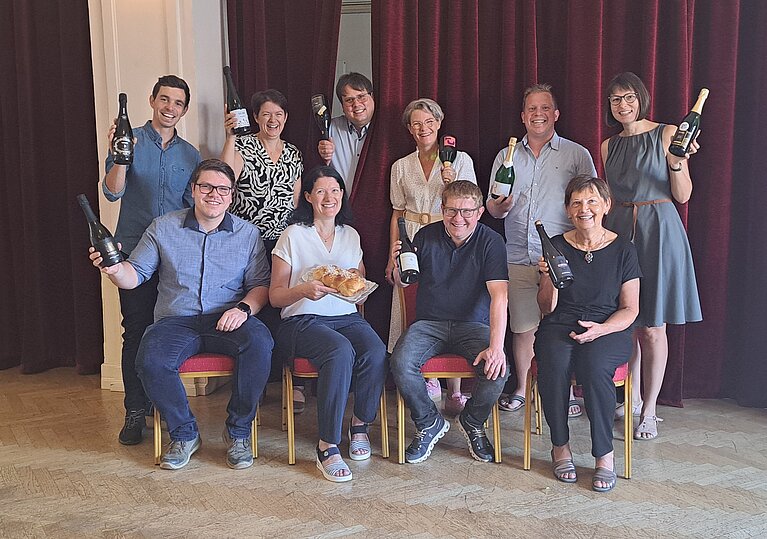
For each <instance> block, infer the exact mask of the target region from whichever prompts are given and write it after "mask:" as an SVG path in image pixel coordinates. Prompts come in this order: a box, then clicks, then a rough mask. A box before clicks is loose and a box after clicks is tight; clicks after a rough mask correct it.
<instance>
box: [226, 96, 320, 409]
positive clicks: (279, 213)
mask: <svg viewBox="0 0 767 539" xmlns="http://www.w3.org/2000/svg"><path fill="white" fill-rule="evenodd" d="M251 110H252V111H253V117H254V118H255V120H256V124H257V125H258V130H257V131H258V132H257V133H255V134H252V135H244V136H235V134H234V127H235V125H236V117H235V115H234V113H229V114H227V115H226V117H225V120H224V128H225V130H226V142H225V143H224V149H223V150H221V160H222V161H225V162H226V163H228V164H229V166H231V167H232V169H234V174H235V176H236V177H237V184H236V189H235V191H234V197H233V200H232V206H231V207H230V209H229V211H231V212H232V213H233V214H235V215H236V216H237V217H240V218H242V219H245V220H246V221H250V222H251V223H253V224H254V225H256V226H257V227H258V229H259V230H260V231H261V237H262V238H263V240H264V247H265V248H266V252H267V255H268V257H269V263H270V264H271V260H272V257H271V253H272V249H274V246H275V244H276V243H277V239H278V238H279V237H280V234H281V233H282V231H283V230H285V227H286V226H287V219H288V216H289V215H290V213H291V212H292V211H293V209H294V208H295V207H296V206H297V204H298V196H299V193H300V192H301V174H302V173H303V171H304V164H303V161H302V160H301V152H300V151H298V148H296V147H295V146H293V145H292V144H290V143H289V142H285V141H284V140H282V139H281V138H280V137H281V135H282V130H283V129H284V128H285V123H286V122H287V120H288V100H287V99H286V98H285V96H284V95H283V94H282V93H281V92H279V91H277V90H264V91H262V92H256V93H255V94H253V97H252V98H251ZM254 131H256V129H254ZM258 318H259V319H260V320H261V321H262V322H263V323H264V324H266V326H267V327H268V328H269V331H271V332H272V335H274V334H275V332H276V331H277V327H278V326H279V323H280V311H279V309H275V308H273V307H271V306H266V307H265V308H263V309H261V311H260V312H259V314H258ZM281 368H282V360H281V358H279V357H277V356H275V357H273V359H272V373H271V376H270V378H271V379H275V378H277V377H278V376H279V372H280V371H281ZM293 395H294V398H293V400H294V404H295V405H294V410H295V412H296V413H301V412H303V410H304V406H305V402H306V397H305V395H304V390H303V386H301V385H300V382H299V383H297V384H296V385H295V386H294V391H293Z"/></svg>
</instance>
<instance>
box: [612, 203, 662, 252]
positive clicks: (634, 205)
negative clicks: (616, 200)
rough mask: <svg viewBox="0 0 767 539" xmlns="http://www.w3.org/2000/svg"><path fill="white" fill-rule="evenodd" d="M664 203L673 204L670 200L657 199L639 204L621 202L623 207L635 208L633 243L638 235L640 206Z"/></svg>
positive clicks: (632, 231)
mask: <svg viewBox="0 0 767 539" xmlns="http://www.w3.org/2000/svg"><path fill="white" fill-rule="evenodd" d="M664 202H671V199H670V198H656V199H655V200H642V201H637V202H621V206H625V207H627V208H628V207H631V206H633V207H634V210H633V213H634V215H633V216H632V217H633V220H634V223H633V224H632V227H631V243H634V236H636V233H637V211H638V210H639V206H649V205H651V204H663V203H664Z"/></svg>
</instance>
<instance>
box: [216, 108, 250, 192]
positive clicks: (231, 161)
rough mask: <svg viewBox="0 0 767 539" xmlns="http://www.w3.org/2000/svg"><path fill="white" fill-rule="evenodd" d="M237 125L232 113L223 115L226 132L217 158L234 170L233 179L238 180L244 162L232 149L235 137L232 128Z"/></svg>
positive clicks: (238, 153)
mask: <svg viewBox="0 0 767 539" xmlns="http://www.w3.org/2000/svg"><path fill="white" fill-rule="evenodd" d="M235 125H237V118H236V116H235V115H234V113H233V112H230V113H228V114H225V115H224V131H225V132H226V139H225V140H224V147H223V148H222V149H221V155H220V156H219V158H220V159H221V160H222V161H223V162H224V163H226V164H227V165H229V166H230V167H232V170H234V177H235V178H239V177H240V173H241V172H242V168H243V166H244V162H243V160H242V156H241V155H240V152H238V151H237V149H236V148H235V147H234V143H235V141H236V140H237V137H236V136H235V134H234V126H235Z"/></svg>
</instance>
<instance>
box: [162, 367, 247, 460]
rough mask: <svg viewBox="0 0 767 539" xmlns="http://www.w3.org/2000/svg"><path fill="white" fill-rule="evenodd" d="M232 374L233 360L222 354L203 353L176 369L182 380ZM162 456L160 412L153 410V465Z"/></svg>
mask: <svg viewBox="0 0 767 539" xmlns="http://www.w3.org/2000/svg"><path fill="white" fill-rule="evenodd" d="M232 374H234V359H233V358H232V357H230V356H226V355H223V354H209V353H207V352H203V353H201V354H196V355H193V356H192V357H190V358H189V359H187V360H186V361H184V363H182V364H181V367H179V369H178V375H179V377H180V378H181V379H182V380H183V379H185V378H186V379H194V378H216V377H219V376H231V375H232ZM257 424H258V410H256V417H255V418H254V419H253V425H251V444H250V446H251V448H252V451H253V457H254V458H257V457H258V430H257V428H256V426H257ZM161 456H162V432H161V431H160V412H159V410H157V408H155V409H154V463H155V464H160V457H161Z"/></svg>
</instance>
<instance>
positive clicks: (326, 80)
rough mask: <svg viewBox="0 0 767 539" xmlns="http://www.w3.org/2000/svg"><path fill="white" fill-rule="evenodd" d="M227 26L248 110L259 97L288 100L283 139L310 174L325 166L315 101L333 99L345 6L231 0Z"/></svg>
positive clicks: (336, 1)
mask: <svg viewBox="0 0 767 539" xmlns="http://www.w3.org/2000/svg"><path fill="white" fill-rule="evenodd" d="M227 23H228V28H229V58H230V64H231V68H232V75H233V77H234V80H235V84H236V85H237V89H238V91H239V92H240V96H241V97H242V99H243V101H244V102H245V103H246V104H247V106H248V110H250V97H251V96H252V95H253V93H255V92H257V91H260V90H266V89H267V88H275V89H277V90H279V91H280V92H282V93H283V94H285V97H287V99H288V110H289V115H288V122H287V125H286V126H285V131H284V132H283V135H282V138H283V139H285V140H287V141H288V142H291V143H293V144H295V145H296V146H297V147H298V149H299V150H301V153H302V154H303V157H304V165H305V167H306V168H309V167H311V166H314V165H317V164H320V159H319V156H318V155H317V139H318V137H319V132H318V130H317V127H316V124H315V123H314V119H313V118H312V115H311V106H310V99H311V96H312V95H313V94H317V93H324V94H325V95H326V96H327V97H328V99H332V96H333V95H334V89H335V80H334V78H335V69H336V56H337V51H338V32H339V27H340V24H341V0H332V1H323V0H291V1H290V2H284V1H283V0H253V1H250V0H244V1H243V0H227ZM251 117H252V116H251Z"/></svg>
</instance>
